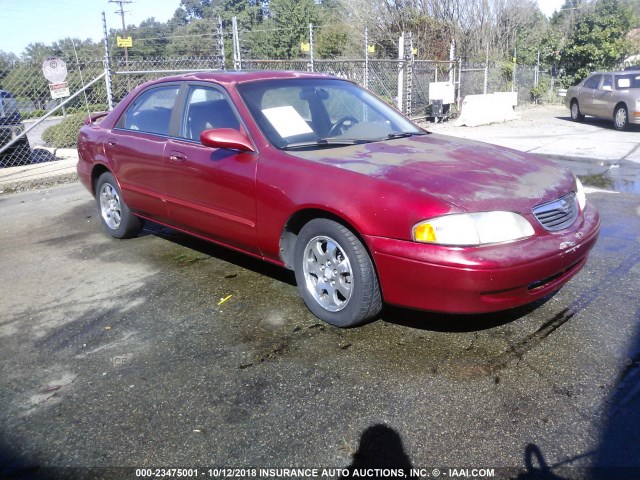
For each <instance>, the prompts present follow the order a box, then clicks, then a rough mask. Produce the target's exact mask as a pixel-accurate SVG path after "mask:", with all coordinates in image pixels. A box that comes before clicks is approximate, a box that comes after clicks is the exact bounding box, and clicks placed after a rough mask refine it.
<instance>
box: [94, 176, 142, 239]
mask: <svg viewBox="0 0 640 480" xmlns="http://www.w3.org/2000/svg"><path fill="white" fill-rule="evenodd" d="M96 205H97V206H98V212H99V213H100V221H101V222H102V226H103V227H104V229H105V230H106V232H107V233H108V234H109V235H111V236H112V237H115V238H132V237H135V236H136V235H138V233H140V230H141V229H142V221H141V220H140V219H139V218H138V217H136V216H135V215H133V214H132V213H131V211H130V210H129V207H128V206H127V204H126V203H124V199H123V198H122V193H121V192H120V187H118V182H116V179H115V178H114V177H113V175H112V174H111V173H109V172H105V173H103V174H102V175H100V178H98V182H97V183H96Z"/></svg>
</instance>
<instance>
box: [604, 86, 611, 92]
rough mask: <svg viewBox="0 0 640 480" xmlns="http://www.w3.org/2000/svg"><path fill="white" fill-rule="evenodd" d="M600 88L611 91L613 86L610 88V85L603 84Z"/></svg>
mask: <svg viewBox="0 0 640 480" xmlns="http://www.w3.org/2000/svg"><path fill="white" fill-rule="evenodd" d="M602 90H604V91H605V92H612V91H613V88H611V85H603V86H602Z"/></svg>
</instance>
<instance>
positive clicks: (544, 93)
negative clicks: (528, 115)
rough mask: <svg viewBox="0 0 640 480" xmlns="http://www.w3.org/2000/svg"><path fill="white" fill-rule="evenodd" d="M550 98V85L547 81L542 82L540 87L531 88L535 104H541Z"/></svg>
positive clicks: (539, 84)
mask: <svg viewBox="0 0 640 480" xmlns="http://www.w3.org/2000/svg"><path fill="white" fill-rule="evenodd" d="M548 96H549V84H548V83H547V81H546V80H541V81H540V82H539V83H538V85H535V86H534V87H532V88H531V99H532V100H533V101H534V103H540V102H541V101H542V100H543V99H544V98H546V97H548Z"/></svg>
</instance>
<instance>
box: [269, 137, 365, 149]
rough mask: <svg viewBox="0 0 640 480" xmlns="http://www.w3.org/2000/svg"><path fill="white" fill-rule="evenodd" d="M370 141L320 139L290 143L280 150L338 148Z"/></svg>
mask: <svg viewBox="0 0 640 480" xmlns="http://www.w3.org/2000/svg"><path fill="white" fill-rule="evenodd" d="M371 141H372V140H354V139H348V138H320V139H319V140H316V141H315V142H300V143H290V144H289V145H285V146H284V147H282V150H297V149H303V148H318V147H321V148H322V147H340V146H346V145H359V144H361V143H369V142H371Z"/></svg>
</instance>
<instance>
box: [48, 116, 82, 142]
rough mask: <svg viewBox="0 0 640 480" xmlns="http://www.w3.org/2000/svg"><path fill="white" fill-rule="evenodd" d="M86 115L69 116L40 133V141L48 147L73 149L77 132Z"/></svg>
mask: <svg viewBox="0 0 640 480" xmlns="http://www.w3.org/2000/svg"><path fill="white" fill-rule="evenodd" d="M85 117H87V113H86V112H85V113H76V114H74V115H69V116H67V118H65V119H64V120H63V121H62V122H60V123H59V124H57V125H52V126H50V127H49V128H47V129H46V130H45V131H44V132H43V133H42V139H43V140H44V141H45V143H46V144H47V146H48V147H53V148H69V147H75V146H76V142H77V140H78V132H79V131H80V127H82V122H83V120H84V119H85Z"/></svg>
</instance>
